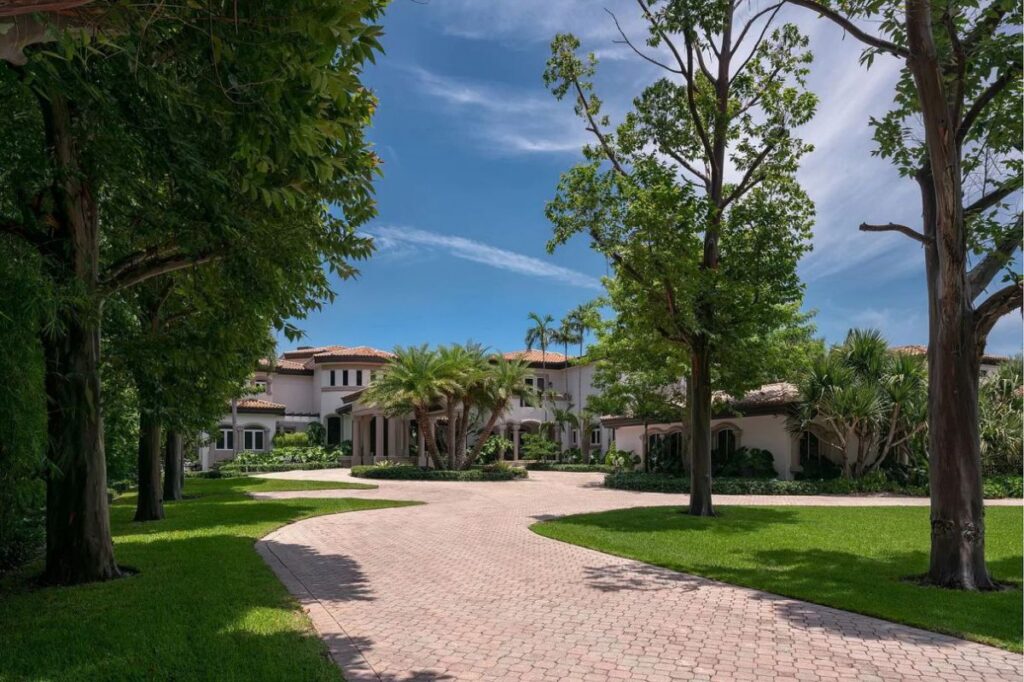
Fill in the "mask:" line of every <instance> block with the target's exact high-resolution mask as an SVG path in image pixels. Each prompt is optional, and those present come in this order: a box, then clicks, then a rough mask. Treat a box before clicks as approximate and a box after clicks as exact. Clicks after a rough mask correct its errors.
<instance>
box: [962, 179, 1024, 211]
mask: <svg viewBox="0 0 1024 682" xmlns="http://www.w3.org/2000/svg"><path fill="white" fill-rule="evenodd" d="M1018 189H1020V181H1019V179H1018V178H1013V179H1011V180H1010V181H1008V182H1004V183H1003V184H1002V185H1000V186H999V187H997V188H995V189H994V190H992V191H991V192H989V193H988V194H986V195H985V196H983V197H981V198H980V199H978V200H976V201H975V202H974V203H972V204H970V205H969V206H965V207H964V217H965V218H968V217H970V216H973V215H977V214H978V213H983V212H985V211H987V210H988V209H990V208H992V207H993V206H995V205H996V204H998V203H999V202H1000V201H1002V200H1003V199H1005V198H1006V197H1008V196H1010V195H1011V194H1013V193H1014V192H1016V191H1017V190H1018Z"/></svg>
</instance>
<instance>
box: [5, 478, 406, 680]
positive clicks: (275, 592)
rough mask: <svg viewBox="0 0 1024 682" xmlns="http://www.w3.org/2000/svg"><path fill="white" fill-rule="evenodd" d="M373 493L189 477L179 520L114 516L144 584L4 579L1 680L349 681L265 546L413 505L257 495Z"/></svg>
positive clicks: (126, 555)
mask: <svg viewBox="0 0 1024 682" xmlns="http://www.w3.org/2000/svg"><path fill="white" fill-rule="evenodd" d="M356 487H359V488H372V487H375V486H364V485H358V484H346V483H332V482H322V481H288V480H272V479H255V478H230V479H220V480H204V479H191V478H190V479H188V480H187V481H186V483H185V491H184V492H185V495H186V496H195V497H193V498H190V499H186V500H183V501H181V502H175V503H171V504H168V505H167V506H166V512H167V518H166V519H165V520H163V521H157V522H152V523H146V524H138V523H133V522H132V521H131V518H132V514H133V512H134V501H135V500H134V495H125V496H124V497H121V498H119V499H118V500H116V501H115V503H114V505H113V507H112V509H111V522H112V526H113V533H114V543H115V551H116V554H117V560H118V562H119V563H120V564H121V565H124V566H131V567H134V568H136V569H138V570H139V573H138V574H137V575H134V576H130V577H127V578H123V579H120V580H114V581H111V582H107V583H95V584H91V585H83V586H78V587H71V588H66V587H61V588H58V587H46V588H39V587H37V586H36V585H35V584H34V582H33V580H32V575H33V574H37V573H38V571H39V568H40V567H39V566H34V567H28V568H27V569H26V570H25V571H22V572H20V573H19V574H17V575H13V576H8V577H7V578H5V579H4V580H3V581H2V582H0V680H90V681H99V680H146V679H152V680H286V679H287V680H335V681H337V680H340V679H341V674H340V672H339V671H338V669H337V668H336V666H335V665H334V664H333V663H332V662H331V661H330V659H329V658H328V657H327V653H326V648H325V646H324V645H323V643H322V642H321V641H320V640H319V639H318V638H317V636H316V634H315V633H314V632H313V630H312V628H311V625H310V623H309V621H308V619H307V618H306V616H305V614H304V613H303V612H302V610H301V609H300V608H299V606H298V604H297V603H296V602H295V601H293V600H292V599H291V598H290V597H289V595H288V593H287V592H286V591H285V589H284V587H283V586H282V585H281V583H280V582H279V581H278V580H277V577H276V576H275V575H274V574H273V572H271V570H270V568H268V567H267V566H266V565H265V564H264V563H263V560H262V559H261V558H260V556H259V555H258V554H257V553H256V550H255V549H254V547H253V543H254V541H255V540H256V539H257V538H260V537H262V536H263V535H266V534H267V533H268V532H270V531H271V530H273V529H274V528H277V527H279V526H282V525H284V524H287V523H290V522H292V521H296V520H298V519H302V518H306V517H310V516H316V515H318V514H330V513H335V512H346V511H358V510H363V509H378V508H382V507H390V506H396V505H402V504H407V503H404V502H392V501H388V500H356V499H290V500H258V501H257V500H253V499H251V498H249V497H247V496H246V495H245V493H246V492H248V491H261V492H262V491H267V492H269V491H281V490H323V489H337V488H356Z"/></svg>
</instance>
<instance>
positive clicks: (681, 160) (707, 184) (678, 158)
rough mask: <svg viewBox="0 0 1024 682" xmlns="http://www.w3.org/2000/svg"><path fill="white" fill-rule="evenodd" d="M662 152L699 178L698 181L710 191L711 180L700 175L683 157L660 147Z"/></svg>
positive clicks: (705, 175) (702, 174) (671, 150)
mask: <svg viewBox="0 0 1024 682" xmlns="http://www.w3.org/2000/svg"><path fill="white" fill-rule="evenodd" d="M662 151H663V152H664V153H665V154H668V155H669V156H670V157H671V158H672V159H673V160H674V161H675V162H676V163H678V164H679V165H680V166H682V167H683V168H685V169H686V170H688V171H690V172H691V173H693V174H694V175H695V176H697V177H698V178H700V181H701V182H703V183H704V187H705V188H707V189H708V190H709V191H710V188H711V179H710V178H709V177H708V176H707V174H705V173H702V172H701V171H700V170H698V169H697V167H696V166H694V165H693V164H692V163H690V162H689V161H687V160H686V159H684V158H683V155H682V154H680V153H679V152H677V151H676V150H674V149H669V148H668V147H662Z"/></svg>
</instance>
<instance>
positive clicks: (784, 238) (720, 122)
mask: <svg viewBox="0 0 1024 682" xmlns="http://www.w3.org/2000/svg"><path fill="white" fill-rule="evenodd" d="M637 5H638V7H639V12H640V14H641V16H642V17H643V19H644V20H645V21H646V26H647V29H648V36H647V41H646V43H647V45H648V46H649V47H648V48H641V47H638V46H637V45H636V44H635V43H634V42H633V40H632V39H631V38H630V36H628V35H626V34H625V33H623V34H622V38H623V40H624V41H625V42H626V43H627V44H628V45H629V46H630V47H632V48H633V49H634V51H635V52H636V53H637V55H638V57H640V58H642V59H644V60H646V61H647V62H649V63H651V64H653V65H655V66H657V67H658V68H659V69H661V71H662V72H663V73H664V76H663V77H662V78H660V79H659V80H657V81H656V82H654V83H653V84H651V85H650V86H648V87H646V88H645V89H644V90H643V91H642V92H641V93H640V94H639V95H638V96H637V97H636V98H635V99H634V101H633V109H632V111H630V112H629V113H628V114H627V116H626V118H625V120H624V121H623V122H622V123H621V124H620V125H619V126H618V127H617V128H612V127H611V126H610V125H609V121H608V118H607V116H606V115H605V114H604V113H603V111H602V102H601V100H600V99H599V98H598V96H597V95H596V94H595V92H594V85H593V83H592V76H593V74H594V72H595V66H596V59H595V58H594V56H593V55H589V56H585V57H581V56H580V55H579V54H578V49H579V41H578V39H577V38H576V37H574V36H572V35H559V36H557V37H556V38H555V39H554V41H553V43H552V55H551V58H550V60H549V61H548V68H547V71H546V72H545V81H546V82H547V83H548V85H549V87H550V88H551V90H552V92H553V93H554V94H555V96H556V97H558V98H559V99H561V98H564V97H567V96H568V97H569V98H571V99H572V101H573V102H574V103H575V111H576V113H577V115H578V116H579V117H580V118H581V119H582V121H583V124H584V126H585V127H586V129H587V130H588V131H589V132H590V133H591V134H592V135H593V137H594V144H593V145H591V146H588V147H587V148H586V149H585V150H584V153H585V155H586V158H587V163H584V164H583V165H580V166H578V167H576V168H574V169H572V170H570V171H569V172H567V173H565V174H564V175H563V177H562V179H561V182H560V184H559V187H558V194H557V196H556V198H555V199H554V200H553V201H552V202H551V204H550V205H549V207H548V216H549V218H550V219H551V220H552V222H553V223H554V226H555V234H554V238H553V240H552V241H551V242H550V243H549V248H554V247H556V246H557V245H558V244H561V243H563V242H565V241H566V240H567V239H569V238H570V237H571V236H572V235H574V234H577V233H581V232H582V233H584V234H587V235H589V237H590V239H591V242H592V245H593V247H594V248H595V249H597V250H598V251H600V252H601V253H602V254H604V255H605V256H606V257H607V258H608V259H609V261H610V263H611V266H612V268H613V270H614V273H615V284H614V286H612V288H611V292H610V293H611V305H612V307H613V308H615V309H616V312H619V313H620V314H621V311H622V310H623V309H627V308H629V309H631V310H632V312H631V313H630V315H631V316H632V317H634V318H636V319H637V321H638V323H639V324H642V325H644V326H649V327H650V328H651V329H655V330H657V331H658V332H659V333H660V334H661V335H662V336H663V337H664V338H665V339H666V340H668V341H670V342H671V343H674V344H678V345H679V346H681V347H683V348H685V349H686V351H687V353H688V354H689V356H690V362H689V364H690V377H689V382H688V390H689V393H690V395H689V400H688V403H689V405H690V432H691V440H690V443H691V470H692V478H691V481H692V488H691V495H690V513H691V514H695V515H711V514H713V513H714V510H713V506H712V503H711V421H710V420H711V392H712V391H711V384H712V374H713V372H714V371H715V369H716V365H717V360H716V355H717V354H718V353H719V352H721V350H722V349H723V348H728V347H729V346H730V345H731V344H734V343H735V342H736V341H737V340H738V339H747V338H756V337H758V336H761V335H763V334H765V333H767V331H768V330H769V329H771V328H775V327H777V326H778V325H779V323H780V320H781V318H782V316H781V315H780V311H782V310H784V309H788V306H790V305H791V304H793V303H795V302H798V301H799V300H800V299H801V296H802V286H801V284H800V282H799V279H798V278H797V275H796V263H797V260H798V259H799V257H800V255H801V254H802V253H803V252H804V251H806V250H807V249H808V248H809V245H808V238H809V236H810V227H811V222H812V216H813V207H812V205H811V202H810V200H809V199H808V198H807V196H806V195H805V193H804V192H803V190H802V189H801V188H800V186H799V185H798V184H797V182H796V179H795V173H796V169H797V165H798V163H799V160H800V157H801V156H802V155H803V154H804V153H805V152H806V151H807V150H808V149H809V147H808V145H806V144H805V143H803V142H802V141H801V140H800V139H799V138H797V137H795V136H794V135H793V129H794V128H796V127H798V126H800V125H801V124H803V123H806V122H807V121H808V120H809V119H810V118H811V116H812V115H813V113H814V108H815V103H816V99H815V97H814V96H813V95H812V94H810V93H808V92H806V90H805V88H804V76H805V74H806V72H807V64H808V63H809V62H810V59H811V56H810V54H809V53H808V52H807V50H806V45H807V41H806V38H804V37H803V36H801V35H800V34H799V32H798V31H797V29H796V27H795V26H792V25H788V24H786V25H777V24H775V23H774V19H775V15H776V13H777V11H778V6H774V7H770V8H767V9H765V10H761V11H754V10H751V9H748V8H747V6H746V5H744V4H741V3H733V2H722V1H720V0H714V1H703V0H666V1H665V2H655V3H648V2H646V0H637ZM655 49H658V51H657V52H655V51H654V50H655Z"/></svg>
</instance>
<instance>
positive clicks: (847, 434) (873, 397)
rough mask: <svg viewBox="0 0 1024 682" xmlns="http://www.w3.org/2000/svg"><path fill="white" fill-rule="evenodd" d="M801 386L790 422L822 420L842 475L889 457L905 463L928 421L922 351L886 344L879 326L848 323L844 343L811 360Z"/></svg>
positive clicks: (800, 426)
mask: <svg viewBox="0 0 1024 682" xmlns="http://www.w3.org/2000/svg"><path fill="white" fill-rule="evenodd" d="M798 387H799V391H800V400H799V404H798V406H797V409H796V414H795V416H794V419H793V427H794V430H797V431H803V430H804V429H806V428H808V427H809V426H811V425H812V424H814V425H818V426H819V427H821V429H822V430H823V431H824V435H825V438H824V440H825V442H826V443H827V444H828V445H829V446H830V448H831V449H832V450H833V451H834V452H837V453H843V454H842V456H841V460H842V461H841V464H842V469H843V475H844V476H846V477H847V478H859V477H861V476H864V475H865V474H867V473H870V472H871V471H874V470H875V469H877V468H878V467H880V466H882V464H884V463H885V462H887V461H889V460H890V459H891V458H893V457H896V458H898V460H899V461H900V463H908V462H909V460H910V458H911V456H912V455H913V450H914V448H913V446H914V444H915V443H917V442H919V441H920V440H921V438H920V436H921V434H922V433H923V432H924V430H925V428H926V426H927V421H926V419H925V410H926V404H927V378H926V371H925V362H924V358H923V357H921V356H918V355H910V354H901V353H893V352H890V351H889V349H888V344H887V343H886V341H885V339H884V337H882V335H881V333H879V332H878V331H876V330H859V329H854V330H851V331H850V333H849V334H848V335H847V337H846V341H844V342H843V344H841V345H839V346H836V347H834V348H832V349H831V350H830V351H829V352H827V353H825V354H823V355H821V356H819V357H817V358H815V359H814V360H812V361H811V363H810V366H809V367H808V368H807V370H806V371H805V372H804V374H803V375H802V376H801V377H800V379H799V382H798ZM851 454H852V455H853V457H852V459H851V457H850V455H851Z"/></svg>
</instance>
